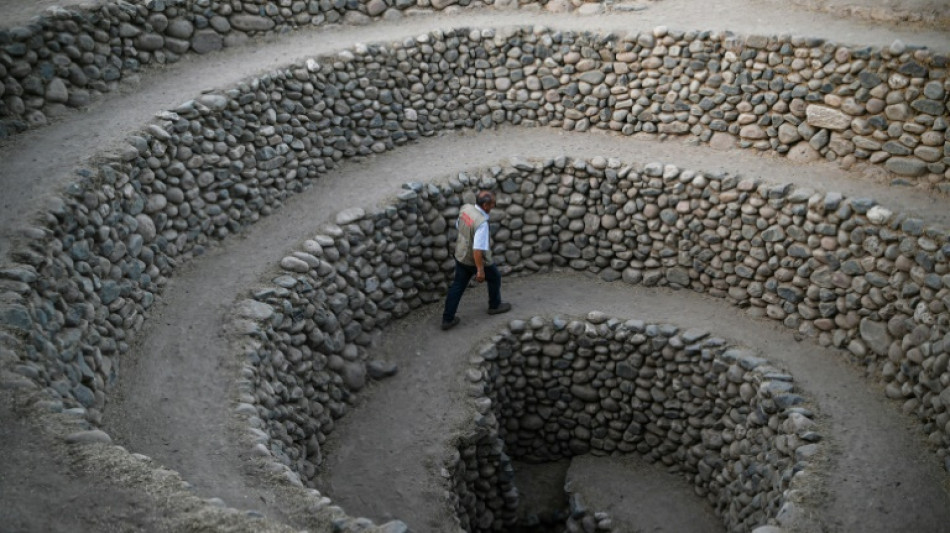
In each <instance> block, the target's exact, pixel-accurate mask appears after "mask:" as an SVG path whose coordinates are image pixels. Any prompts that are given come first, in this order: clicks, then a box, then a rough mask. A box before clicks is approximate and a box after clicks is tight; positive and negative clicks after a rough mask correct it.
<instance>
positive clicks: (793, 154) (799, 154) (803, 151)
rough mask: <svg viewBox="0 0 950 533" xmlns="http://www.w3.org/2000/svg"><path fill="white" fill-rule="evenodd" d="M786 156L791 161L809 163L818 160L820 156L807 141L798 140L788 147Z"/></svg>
mask: <svg viewBox="0 0 950 533" xmlns="http://www.w3.org/2000/svg"><path fill="white" fill-rule="evenodd" d="M786 157H788V160H789V161H792V162H793V163H811V162H814V161H818V160H819V159H820V158H821V154H820V153H818V150H815V149H814V148H812V147H811V145H810V144H808V143H807V142H798V143H797V144H795V146H792V147H791V148H789V149H788V154H787V155H786Z"/></svg>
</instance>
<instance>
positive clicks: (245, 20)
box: [231, 13, 275, 31]
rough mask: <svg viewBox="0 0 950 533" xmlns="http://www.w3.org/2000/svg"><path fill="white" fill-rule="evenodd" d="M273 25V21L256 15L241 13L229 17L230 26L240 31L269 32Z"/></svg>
mask: <svg viewBox="0 0 950 533" xmlns="http://www.w3.org/2000/svg"><path fill="white" fill-rule="evenodd" d="M274 25H275V23H274V20H273V19H271V18H267V17H259V16H257V15H250V14H246V13H241V14H239V15H234V16H233V17H231V26H232V27H233V28H235V29H238V30H241V31H269V30H272V29H273V28H274Z"/></svg>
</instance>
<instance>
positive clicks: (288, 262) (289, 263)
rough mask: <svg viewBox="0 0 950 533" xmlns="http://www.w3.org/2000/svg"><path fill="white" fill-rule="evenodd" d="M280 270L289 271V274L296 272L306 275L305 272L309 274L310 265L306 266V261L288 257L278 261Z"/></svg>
mask: <svg viewBox="0 0 950 533" xmlns="http://www.w3.org/2000/svg"><path fill="white" fill-rule="evenodd" d="M280 268H283V269H284V270H289V271H291V272H296V273H298V274H306V273H307V272H310V265H308V264H307V262H306V261H304V260H303V259H300V258H298V257H293V256H290V255H288V256H286V257H284V258H283V259H281V260H280Z"/></svg>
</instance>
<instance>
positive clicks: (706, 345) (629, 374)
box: [470, 312, 820, 531]
mask: <svg viewBox="0 0 950 533" xmlns="http://www.w3.org/2000/svg"><path fill="white" fill-rule="evenodd" d="M479 355H480V357H479V358H478V359H479V360H480V361H479V362H480V364H479V368H478V375H473V376H472V377H470V379H471V380H472V381H478V380H480V381H481V382H483V383H484V385H485V396H483V397H482V398H484V399H486V400H487V402H484V400H483V403H487V404H488V405H491V406H492V408H493V414H494V417H495V419H496V425H497V428H498V431H499V436H500V438H501V439H502V440H503V441H504V442H505V448H506V450H507V452H508V454H510V455H511V456H512V457H513V458H515V459H518V460H527V461H533V462H546V461H551V460H557V459H561V458H569V457H573V456H575V455H579V454H586V453H593V454H595V455H604V454H608V453H637V454H639V455H641V456H643V457H646V458H647V459H649V460H651V461H660V462H662V463H663V464H665V465H666V466H668V467H670V470H671V471H677V472H680V473H682V474H683V475H685V476H686V477H687V478H688V479H689V481H690V482H692V483H693V484H694V485H695V486H696V490H697V493H698V494H699V495H700V496H704V497H706V499H707V500H708V501H709V503H711V504H712V506H713V507H714V509H715V510H716V511H717V513H718V514H719V516H721V517H722V519H723V522H724V524H725V526H726V529H727V530H728V531H750V530H752V529H753V528H754V527H755V526H758V525H762V524H765V523H766V522H767V521H768V520H769V519H774V518H775V517H776V516H777V515H778V514H779V510H780V508H781V506H782V503H783V502H784V499H785V498H784V492H785V491H786V490H787V489H788V488H789V485H790V482H791V479H792V477H793V475H794V473H795V472H796V471H799V470H803V469H804V463H805V462H807V459H808V458H809V457H811V456H813V455H814V453H815V452H816V451H817V445H816V444H812V443H814V442H817V441H818V440H820V437H819V436H818V434H817V433H815V432H814V430H813V428H814V422H813V421H812V420H811V418H810V417H811V413H810V411H808V410H807V409H805V408H804V406H803V405H802V404H803V401H804V400H803V398H802V397H801V396H799V395H798V394H794V393H793V392H792V390H793V385H792V383H791V381H792V380H791V376H789V375H787V374H784V373H783V372H781V371H779V370H777V369H775V368H772V367H770V366H768V364H767V362H766V361H765V360H764V359H761V358H759V357H757V356H755V354H753V353H750V352H748V351H745V350H740V349H736V348H729V347H727V346H725V342H724V341H723V340H722V339H718V338H714V337H709V336H708V333H706V332H704V331H699V330H680V329H679V328H678V327H676V326H672V325H669V324H647V323H644V321H641V320H628V321H626V322H622V321H620V320H618V319H615V318H609V317H607V316H605V315H604V314H603V313H598V312H592V313H590V314H589V315H588V317H587V320H566V319H563V318H555V319H553V320H546V319H543V318H542V317H534V318H531V319H530V320H527V321H525V320H515V321H512V322H511V324H510V326H509V328H508V329H507V330H505V331H503V332H501V333H500V334H499V335H497V336H496V337H495V338H494V339H493V341H492V344H491V345H490V346H489V347H487V348H486V349H483V350H481V352H480V354H479ZM489 501H491V500H489ZM591 503H592V505H596V502H591ZM588 522H589V524H588V527H590V526H591V525H592V523H591V522H590V521H588ZM630 526H631V525H629V524H628V525H626V527H630Z"/></svg>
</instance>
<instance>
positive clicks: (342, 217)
mask: <svg viewBox="0 0 950 533" xmlns="http://www.w3.org/2000/svg"><path fill="white" fill-rule="evenodd" d="M364 216H366V211H364V210H363V209H362V208H359V207H351V208H349V209H344V210H343V211H340V212H339V213H338V214H337V215H336V224H337V225H338V226H345V225H347V224H352V223H354V222H357V221H359V220H360V219H362V218H363V217H364Z"/></svg>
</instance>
